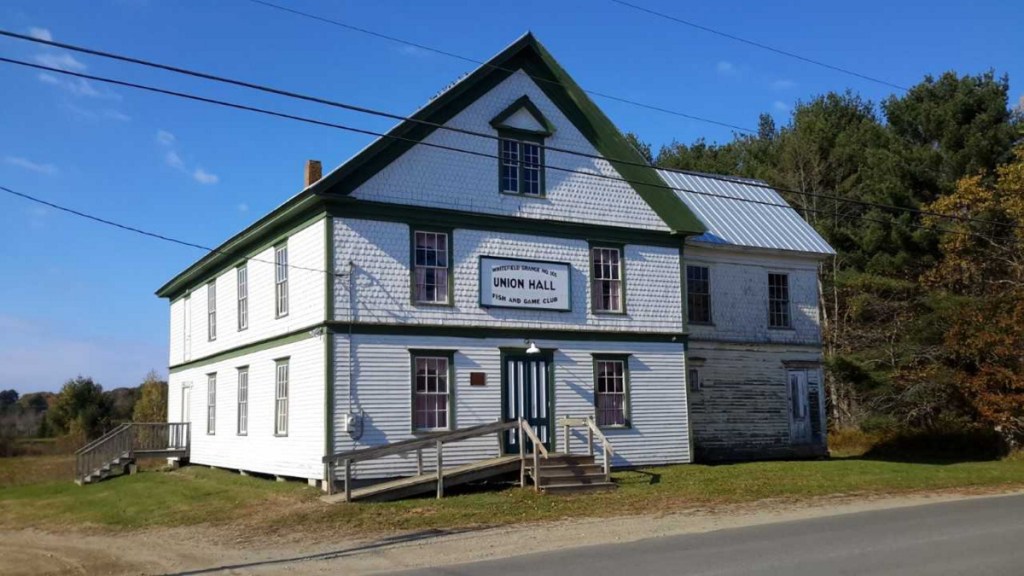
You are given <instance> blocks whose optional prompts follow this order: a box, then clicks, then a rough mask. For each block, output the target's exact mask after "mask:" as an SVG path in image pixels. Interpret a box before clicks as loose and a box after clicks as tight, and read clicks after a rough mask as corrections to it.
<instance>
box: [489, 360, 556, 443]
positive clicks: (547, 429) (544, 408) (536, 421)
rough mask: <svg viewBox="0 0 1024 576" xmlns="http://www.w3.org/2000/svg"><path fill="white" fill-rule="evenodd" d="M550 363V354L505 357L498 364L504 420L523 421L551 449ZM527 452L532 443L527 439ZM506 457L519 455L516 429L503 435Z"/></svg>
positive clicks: (552, 387) (551, 404)
mask: <svg viewBox="0 0 1024 576" xmlns="http://www.w3.org/2000/svg"><path fill="white" fill-rule="evenodd" d="M552 376H553V374H552V361H551V356H550V355H549V354H544V353H541V354H505V355H504V356H503V358H502V365H501V386H502V394H501V400H502V402H501V403H502V409H501V415H502V418H503V419H504V420H506V421H509V420H517V419H519V418H525V419H526V421H527V422H528V423H529V424H530V426H531V427H532V428H533V429H534V431H535V432H536V433H537V437H538V438H539V439H540V441H541V442H542V443H544V447H545V448H548V449H550V448H551V427H552V424H551V415H552V413H553V404H554V399H553V394H552V392H553V391H554V386H553V385H552V382H553V378H552ZM526 442H527V446H526V451H527V452H531V451H532V450H533V443H532V442H531V441H530V439H529V438H526ZM504 448H505V453H506V454H516V453H518V452H519V432H518V429H514V430H509V431H508V432H507V433H506V434H505V441H504Z"/></svg>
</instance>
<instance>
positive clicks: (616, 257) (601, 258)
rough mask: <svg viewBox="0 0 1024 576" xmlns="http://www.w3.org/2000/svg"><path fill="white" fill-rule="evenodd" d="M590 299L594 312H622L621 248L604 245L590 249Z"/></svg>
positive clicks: (623, 307)
mask: <svg viewBox="0 0 1024 576" xmlns="http://www.w3.org/2000/svg"><path fill="white" fill-rule="evenodd" d="M590 258H591V266H590V271H591V295H590V297H591V299H592V300H593V310H594V312H618V313H621V312H624V311H625V306H624V302H625V295H624V293H623V289H622V288H623V286H622V250H620V249H619V248H611V247H605V246H594V247H592V248H591V249H590Z"/></svg>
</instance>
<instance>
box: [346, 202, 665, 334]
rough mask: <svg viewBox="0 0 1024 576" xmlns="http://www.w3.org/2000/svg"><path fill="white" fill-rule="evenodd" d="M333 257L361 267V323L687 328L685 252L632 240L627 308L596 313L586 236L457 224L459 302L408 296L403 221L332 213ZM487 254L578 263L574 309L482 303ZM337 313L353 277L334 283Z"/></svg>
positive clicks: (627, 257)
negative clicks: (682, 281)
mask: <svg viewBox="0 0 1024 576" xmlns="http://www.w3.org/2000/svg"><path fill="white" fill-rule="evenodd" d="M334 230H335V232H334V245H335V248H334V250H335V262H336V266H337V269H339V270H345V269H347V267H348V262H349V261H351V262H354V263H355V266H356V274H355V278H356V280H355V285H356V307H357V313H356V319H357V320H358V321H361V322H373V323H392V324H394V323H401V324H445V325H472V326H504V327H508V326H513V325H521V326H531V327H538V328H540V327H543V328H561V329H580V330H601V329H610V330H629V331H636V332H652V331H653V332H680V331H682V308H681V291H680V287H679V251H678V249H675V248H666V247H658V246H642V245H634V244H630V245H626V247H625V254H624V256H625V264H626V312H627V313H626V314H624V315H615V314H594V313H592V312H591V306H590V298H589V294H590V260H589V258H590V251H589V245H588V243H587V242H586V241H585V240H571V239H564V238H551V237H543V236H527V235H523V234H508V233H503V232H485V231H479V230H464V229H456V230H454V232H453V234H452V236H453V241H454V244H453V250H454V262H453V266H452V274H453V278H454V282H455V290H454V292H455V302H454V306H451V307H441V306H415V305H412V304H411V302H410V273H409V266H410V239H409V234H410V230H409V227H408V226H407V225H405V224H398V223H391V222H378V221H369V220H355V219H343V218H335V219H334ZM481 256H495V257H512V258H524V259H528V260H529V259H532V260H548V261H555V262H566V263H568V264H570V265H571V267H572V277H571V283H572V310H571V311H570V312H552V311H550V310H519V309H511V308H483V307H481V306H480V303H479V298H480V294H479V287H478V286H479V284H478V279H479V273H480V268H479V266H480V264H479V259H480V257H481ZM334 294H335V301H336V302H337V305H336V306H335V318H336V319H338V320H348V319H349V317H350V313H349V310H350V309H349V282H348V281H338V282H336V283H335V291H334Z"/></svg>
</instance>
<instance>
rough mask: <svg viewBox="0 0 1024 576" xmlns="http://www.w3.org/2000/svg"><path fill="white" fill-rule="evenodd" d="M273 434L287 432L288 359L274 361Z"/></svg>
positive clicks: (283, 434) (284, 433)
mask: <svg viewBox="0 0 1024 576" xmlns="http://www.w3.org/2000/svg"><path fill="white" fill-rule="evenodd" d="M274 374H275V378H274V380H275V386H274V434H275V435H277V436H286V435H287V434H288V360H287V359H286V360H278V361H277V362H275V369H274Z"/></svg>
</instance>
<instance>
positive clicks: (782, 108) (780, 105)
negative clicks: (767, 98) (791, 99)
mask: <svg viewBox="0 0 1024 576" xmlns="http://www.w3.org/2000/svg"><path fill="white" fill-rule="evenodd" d="M772 107H773V108H775V109H776V110H778V111H779V112H789V110H790V108H789V104H786V103H785V102H783V101H782V100H776V101H775V102H773V103H772Z"/></svg>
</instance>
